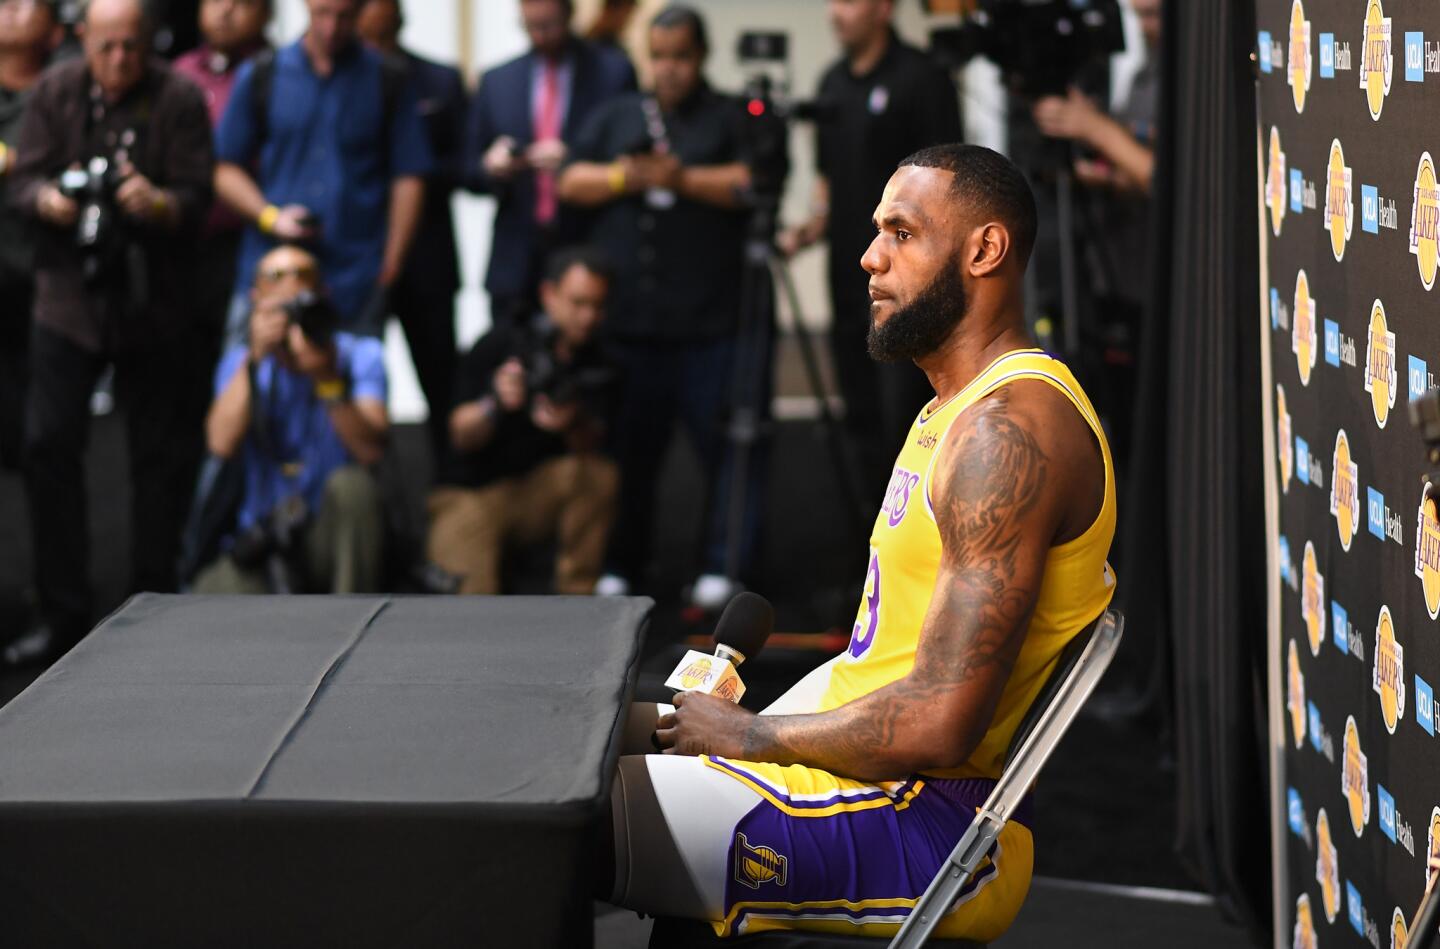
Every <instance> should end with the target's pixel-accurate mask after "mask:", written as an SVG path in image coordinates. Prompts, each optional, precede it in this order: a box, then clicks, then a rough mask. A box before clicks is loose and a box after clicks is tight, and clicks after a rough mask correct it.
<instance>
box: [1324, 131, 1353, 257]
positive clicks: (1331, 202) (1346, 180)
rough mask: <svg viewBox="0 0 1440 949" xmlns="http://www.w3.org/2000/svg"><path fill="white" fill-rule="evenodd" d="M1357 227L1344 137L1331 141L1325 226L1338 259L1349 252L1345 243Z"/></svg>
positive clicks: (1326, 184) (1327, 172)
mask: <svg viewBox="0 0 1440 949" xmlns="http://www.w3.org/2000/svg"><path fill="white" fill-rule="evenodd" d="M1354 229H1355V201H1354V189H1353V187H1352V177H1351V174H1350V168H1349V166H1347V165H1346V164H1345V149H1343V148H1341V147H1340V139H1338V138H1337V139H1333V140H1332V141H1331V142H1330V161H1329V163H1328V164H1327V165H1326V169H1325V230H1327V231H1329V232H1330V252H1331V253H1332V254H1334V255H1335V259H1336V260H1341V259H1342V258H1344V256H1345V245H1346V244H1347V243H1349V241H1350V234H1351V233H1352V232H1353V231H1354Z"/></svg>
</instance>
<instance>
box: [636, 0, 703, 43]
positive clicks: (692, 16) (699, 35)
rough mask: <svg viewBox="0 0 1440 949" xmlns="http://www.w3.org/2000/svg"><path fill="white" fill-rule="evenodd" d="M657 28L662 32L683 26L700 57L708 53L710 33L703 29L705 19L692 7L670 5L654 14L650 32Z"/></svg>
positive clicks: (676, 4)
mask: <svg viewBox="0 0 1440 949" xmlns="http://www.w3.org/2000/svg"><path fill="white" fill-rule="evenodd" d="M657 26H658V27H660V28H661V29H664V30H673V29H674V28H675V27H677V26H683V27H685V28H686V29H688V30H689V31H690V36H691V37H692V38H693V39H694V40H695V46H696V47H697V48H698V49H699V50H700V54H701V55H702V56H703V55H705V54H707V53H709V52H710V32H709V31H708V30H707V29H705V18H704V17H702V16H701V15H700V11H699V10H696V9H695V8H694V7H687V6H683V5H682V4H678V3H672V4H671V5H670V6H668V7H666V8H665V9H663V10H661V11H660V12H659V13H657V14H655V19H653V20H651V21H650V28H651V29H652V30H653V29H654V28H655V27H657Z"/></svg>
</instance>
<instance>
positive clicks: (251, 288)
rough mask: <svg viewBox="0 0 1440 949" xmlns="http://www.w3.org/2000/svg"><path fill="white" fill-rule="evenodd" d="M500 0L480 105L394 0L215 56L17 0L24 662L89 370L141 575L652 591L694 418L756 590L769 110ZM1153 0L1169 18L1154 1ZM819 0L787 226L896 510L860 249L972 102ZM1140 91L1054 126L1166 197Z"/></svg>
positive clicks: (904, 393)
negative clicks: (821, 273)
mask: <svg viewBox="0 0 1440 949" xmlns="http://www.w3.org/2000/svg"><path fill="white" fill-rule="evenodd" d="M487 2H488V0H487ZM507 2H510V0H507ZM514 2H515V6H516V8H517V13H518V15H519V17H520V18H521V21H522V23H523V27H524V31H525V34H526V35H527V37H528V42H529V49H528V50H527V51H526V52H525V53H524V54H522V55H520V56H518V57H517V58H515V59H513V60H511V61H509V62H506V63H503V64H500V65H498V66H495V67H493V68H489V69H487V70H485V71H484V72H483V74H482V75H480V76H479V77H476V78H477V82H476V83H475V84H474V86H473V91H472V88H471V84H470V83H468V82H467V79H468V78H469V77H465V76H462V75H461V73H460V72H459V71H458V70H457V69H455V68H454V67H452V66H449V65H444V64H440V63H435V62H432V61H430V60H427V59H425V58H424V57H421V56H419V55H417V54H415V53H414V52H412V51H410V50H408V49H406V48H405V47H404V46H402V45H401V43H400V37H401V35H402V31H403V27H404V14H405V10H404V7H403V4H402V0H306V4H305V6H306V7H307V9H308V22H307V24H306V26H305V30H304V33H303V35H302V36H301V37H300V38H299V39H298V40H296V41H294V42H293V43H290V44H288V45H284V46H279V47H272V46H271V45H270V43H269V42H268V40H267V29H268V27H269V25H270V21H271V18H272V13H273V12H274V11H273V10H272V7H271V0H200V2H199V9H198V31H199V32H198V38H199V45H198V46H195V47H194V48H193V49H190V50H188V51H186V52H184V53H183V54H182V55H179V56H178V57H176V58H174V59H173V60H166V59H165V58H163V57H161V56H159V55H157V53H156V51H155V45H154V42H153V40H154V37H155V36H156V27H157V26H158V25H159V24H157V23H154V22H152V21H151V20H150V19H149V16H148V12H147V8H146V5H145V4H144V3H143V2H142V0H90V2H89V3H88V4H85V5H84V7H83V8H82V9H81V11H80V14H79V17H78V20H77V21H76V22H73V23H71V22H67V21H66V19H65V18H64V17H62V15H61V6H62V5H61V4H58V3H54V2H46V0H0V198H3V201H0V300H3V309H0V464H3V465H4V466H5V467H8V468H13V469H15V470H18V471H19V472H21V474H22V475H23V480H24V485H25V490H26V493H27V501H28V510H29V517H30V528H31V533H30V542H31V545H32V551H33V561H34V585H35V597H36V602H37V605H38V622H37V624H36V625H35V626H34V627H33V628H29V629H26V630H15V631H0V633H4V632H9V633H10V634H11V635H10V636H9V640H8V643H7V645H6V646H5V649H4V653H3V655H4V659H5V661H6V662H8V663H11V664H20V663H25V662H31V661H36V660H43V659H45V658H49V657H51V656H53V655H55V654H57V653H58V652H62V651H63V650H64V649H66V648H68V646H69V645H71V644H73V643H74V642H75V641H77V640H78V639H79V637H80V636H82V635H83V633H84V632H85V631H86V630H87V629H88V628H89V626H90V623H91V622H92V621H93V620H94V618H95V617H94V615H93V609H94V603H93V602H92V591H91V589H90V583H89V580H88V565H89V563H90V558H91V553H90V540H91V539H90V535H89V519H88V518H89V515H88V512H87V509H86V497H87V492H86V486H85V478H84V470H85V469H84V461H85V453H86V450H87V445H88V433H89V427H90V419H91V400H92V393H93V392H94V391H95V389H96V386H97V383H99V384H105V383H102V380H109V382H108V384H109V386H110V388H111V391H113V394H114V399H115V402H116V404H117V405H118V407H119V408H120V409H121V410H122V411H121V416H122V417H123V419H124V424H125V433H126V440H127V446H128V457H129V478H128V481H129V484H130V497H129V503H130V507H131V523H132V525H133V529H132V538H133V541H132V543H133V549H132V550H131V551H129V553H128V562H129V564H130V567H131V569H132V571H133V580H132V584H131V586H132V588H133V589H134V590H156V591H174V590H193V591H196V592H225V593H242V592H255V593H261V592H365V591H375V590H381V589H397V588H403V589H417V590H432V591H446V592H461V593H499V592H502V591H503V590H505V589H506V586H507V580H506V576H507V567H506V563H507V558H509V557H510V556H511V555H512V552H513V551H515V550H517V549H522V548H536V547H543V548H544V549H547V550H548V549H553V552H554V553H553V560H552V561H551V563H552V565H553V588H554V589H555V590H556V591H557V592H563V593H575V594H584V593H593V592H599V593H606V594H623V593H626V592H630V591H632V590H640V589H644V588H645V586H646V583H647V577H648V576H649V573H648V571H650V570H652V569H653V564H652V559H653V555H652V541H653V535H654V533H655V527H656V515H657V511H656V498H657V492H658V489H659V484H658V481H659V476H660V473H661V468H662V462H663V459H664V457H665V454H666V452H667V449H668V446H669V445H670V443H671V441H672V439H673V436H674V435H675V433H676V432H677V431H678V430H682V429H683V431H684V433H685V435H686V437H687V440H688V441H689V443H690V445H691V447H692V448H693V449H694V451H695V452H696V454H697V455H698V457H699V459H700V462H701V470H702V471H703V472H704V473H705V475H706V478H707V482H708V484H707V492H706V495H707V497H708V498H709V503H707V504H706V509H705V514H704V544H703V551H702V554H701V556H700V562H699V563H698V564H697V565H696V569H695V571H694V573H695V575H696V580H695V583H694V585H693V594H692V595H693V597H694V600H695V602H696V603H697V604H700V605H702V606H714V605H718V604H720V603H723V602H724V601H725V599H727V598H728V596H729V595H730V594H731V593H733V592H734V591H735V590H736V589H738V587H739V585H740V583H742V582H743V581H744V580H745V579H746V577H747V572H748V571H750V570H751V569H752V567H753V563H754V560H755V555H756V550H757V545H758V537H759V530H760V525H761V523H762V522H763V520H764V517H763V510H762V505H763V501H764V495H765V491H764V486H765V484H766V474H765V468H764V462H765V457H766V456H765V453H764V452H763V451H751V452H744V453H739V454H737V453H736V452H735V451H734V450H733V448H734V439H733V437H732V432H731V430H730V428H729V427H727V415H728V409H729V407H730V405H731V403H732V400H733V398H734V391H733V389H734V385H735V380H736V379H737V378H741V377H742V376H739V375H737V361H738V360H739V359H740V353H741V351H742V347H749V348H748V349H746V350H745V351H748V352H753V351H756V347H757V346H758V351H759V352H760V353H761V354H762V355H761V364H762V370H763V371H761V372H760V373H759V374H758V377H759V378H760V379H761V380H762V382H760V383H759V384H760V385H761V386H762V387H763V390H764V391H763V393H762V395H764V396H765V398H763V399H761V401H762V402H768V394H769V384H768V381H766V380H768V378H769V374H770V353H771V347H772V343H773V334H774V327H773V326H771V325H769V321H768V320H767V321H766V325H764V326H762V327H761V328H760V329H759V330H755V329H753V328H750V329H747V328H746V325H745V324H744V312H743V311H744V310H745V308H746V306H747V305H749V304H747V303H746V301H744V300H743V299H742V287H744V286H745V285H746V280H747V278H746V275H745V272H744V270H745V267H746V247H747V240H749V239H750V237H751V236H752V234H753V227H752V224H753V221H754V218H753V206H754V203H755V202H754V201H753V200H752V195H753V190H754V188H753V186H754V181H753V180H752V178H753V175H752V168H753V162H752V158H753V154H752V149H753V148H754V145H755V143H754V137H755V136H754V135H753V134H751V132H750V131H749V125H748V124H747V123H749V122H751V120H752V119H753V115H752V114H751V113H749V112H747V110H746V108H745V105H744V103H743V102H742V101H741V99H740V98H738V97H736V96H732V95H729V94H727V93H726V92H724V91H721V90H719V89H716V88H714V87H712V86H711V85H710V84H709V82H707V79H706V72H705V65H706V59H707V56H708V54H709V53H710V39H709V34H708V30H707V24H706V21H705V19H704V17H703V15H702V13H701V12H700V11H699V10H697V9H694V8H691V7H687V6H680V5H674V6H669V7H665V8H664V9H663V10H661V11H660V12H659V13H658V14H657V15H655V16H654V17H653V19H651V20H650V21H649V22H648V23H647V24H646V27H645V34H644V35H645V42H644V44H643V50H642V51H637V55H643V56H645V57H646V60H647V61H646V62H645V63H644V64H643V66H644V68H643V69H642V72H643V73H644V74H645V75H646V76H647V77H648V83H647V86H648V87H647V88H645V89H643V90H641V89H640V88H639V87H638V84H637V73H636V69H635V68H634V65H633V64H632V62H631V60H630V59H629V54H628V53H627V51H626V50H625V49H624V48H623V47H622V46H621V45H620V44H619V42H618V41H617V37H618V36H620V35H621V33H622V32H623V30H624V29H625V27H626V25H627V22H628V20H629V19H630V17H631V16H632V15H633V14H634V12H635V3H634V2H633V0H607V2H605V3H604V4H603V7H602V9H601V10H600V12H599V14H598V16H597V17H595V18H594V19H593V21H592V22H591V24H590V28H589V30H588V32H587V33H586V35H584V36H582V35H580V34H579V33H578V32H577V29H576V25H575V23H574V22H573V21H574V19H575V16H574V14H575V11H574V9H573V8H572V3H571V2H570V0H514ZM1136 7H1137V8H1140V9H1139V12H1140V13H1141V17H1142V19H1144V18H1145V17H1146V16H1147V14H1146V13H1145V11H1146V10H1149V11H1150V15H1151V16H1152V17H1153V24H1152V25H1153V26H1155V27H1156V28H1157V29H1158V5H1157V0H1136ZM825 11H826V14H827V15H828V19H829V22H830V25H831V27H832V29H833V31H834V35H835V38H836V39H837V41H838V43H839V46H840V54H839V56H838V57H837V59H836V60H835V62H834V63H833V65H831V66H830V67H829V68H828V69H827V71H826V72H825V74H824V76H823V78H822V80H821V83H820V86H819V89H818V90H817V92H816V98H817V100H819V101H821V102H823V103H824V106H825V108H824V109H823V111H822V113H821V119H820V121H819V124H818V128H817V143H818V184H817V186H816V188H815V191H814V194H813V197H812V199H811V203H810V213H809V214H808V215H807V216H806V217H804V218H803V219H802V220H799V221H795V222H791V223H790V225H789V226H787V227H784V228H782V229H781V230H780V232H779V233H778V234H777V235H776V237H775V241H774V243H775V245H776V247H778V249H779V251H780V252H781V253H782V254H784V255H792V254H795V253H799V252H801V251H802V250H803V249H804V248H805V247H807V246H809V245H812V244H818V243H822V242H823V244H824V245H825V247H826V253H827V265H826V273H827V277H828V281H827V282H828V290H829V300H828V301H827V302H828V305H829V312H830V313H831V315H832V329H831V332H830V338H829V342H830V355H831V358H832V362H833V365H834V367H835V376H836V379H837V381H838V385H839V388H840V394H841V396H842V398H843V402H844V405H845V414H844V419H845V430H846V432H847V434H848V439H849V441H850V442H851V444H852V447H853V455H854V457H855V458H856V459H857V462H856V464H857V467H858V470H859V473H860V481H861V482H862V484H863V485H864V487H865V498H866V499H876V500H878V499H879V497H880V496H881V494H883V491H884V486H885V483H886V481H887V479H888V475H889V466H890V462H891V458H892V456H893V452H894V449H895V442H896V440H897V439H898V438H900V437H902V435H903V432H904V431H905V430H906V429H907V428H908V426H909V424H910V420H911V418H912V417H913V415H914V413H915V411H916V410H917V409H918V408H919V407H920V406H921V405H922V404H923V403H924V402H925V400H926V399H927V398H928V397H929V396H930V394H931V392H930V390H929V388H928V386H927V385H926V380H925V378H924V376H923V374H921V373H920V372H919V370H917V369H916V368H915V367H914V366H913V365H909V364H899V365H879V364H876V363H874V362H872V361H871V360H870V359H869V358H868V356H867V355H866V347H865V337H866V334H867V332H868V330H869V316H868V314H869V308H870V307H869V304H870V300H869V297H868V292H867V289H866V283H867V280H868V275H867V274H866V273H865V272H864V271H863V270H862V269H861V268H860V266H859V264H858V261H859V259H860V257H861V256H862V254H863V253H864V251H865V249H866V247H867V245H868V244H869V242H870V239H871V236H872V235H873V226H872V225H871V223H870V215H871V211H872V210H873V208H874V206H875V204H876V202H877V200H878V198H879V195H880V192H881V190H882V189H883V187H884V183H885V181H886V180H887V179H888V177H889V175H890V173H891V171H892V170H893V168H894V167H895V165H896V163H897V162H898V161H899V160H900V159H901V158H903V157H904V156H905V155H907V154H909V153H911V152H913V151H915V150H917V149H919V148H922V147H925V146H927V145H931V144H936V143H940V142H946V141H954V140H958V139H960V138H961V136H962V133H961V118H960V112H959V105H958V103H959V97H958V95H957V93H956V89H955V86H954V84H953V81H952V77H951V75H950V73H949V72H948V71H947V70H946V69H944V68H942V67H941V66H940V65H937V64H936V63H935V62H934V61H932V59H931V58H930V56H929V55H928V54H927V53H926V52H924V51H922V50H920V49H919V48H916V47H914V46H911V45H909V44H907V43H906V42H904V41H902V39H901V38H900V37H899V35H898V34H897V33H896V32H895V30H894V27H893V25H892V19H893V16H894V13H895V11H894V3H893V2H892V0H828V2H827V4H826V5H825ZM172 35H173V34H172ZM1147 39H1151V37H1150V35H1149V33H1148V32H1147ZM1136 89H1137V90H1140V91H1139V92H1137V93H1135V94H1134V95H1144V92H1143V89H1144V87H1143V86H1141V85H1139V84H1137V86H1136ZM1148 108H1149V112H1148V114H1147V113H1146V112H1145V107H1144V104H1143V103H1142V104H1141V105H1140V106H1137V107H1135V108H1134V109H1130V110H1129V111H1128V112H1125V111H1122V112H1121V113H1120V114H1118V115H1117V116H1116V117H1114V118H1112V117H1110V116H1109V115H1107V114H1106V113H1105V111H1104V110H1103V109H1101V108H1100V107H1097V106H1096V105H1095V104H1094V103H1093V102H1092V100H1091V99H1090V98H1088V97H1086V96H1084V95H1082V94H1081V93H1079V92H1072V93H1070V94H1069V95H1067V96H1055V97H1049V98H1045V99H1042V100H1040V101H1038V102H1035V103H1033V118H1034V121H1035V122H1036V123H1037V124H1038V125H1039V127H1040V128H1041V129H1042V130H1043V132H1044V133H1045V134H1047V135H1049V136H1051V137H1054V138H1057V139H1071V140H1075V141H1077V142H1079V143H1080V144H1081V145H1083V146H1084V148H1085V149H1086V151H1085V154H1084V156H1083V157H1082V158H1080V160H1079V162H1078V163H1077V166H1076V168H1077V173H1078V172H1081V171H1082V170H1083V175H1082V180H1083V182H1084V183H1085V184H1087V185H1089V186H1091V187H1094V188H1096V189H1100V190H1115V191H1120V192H1131V193H1135V192H1139V193H1143V192H1144V191H1145V190H1146V189H1148V183H1149V179H1150V173H1151V172H1150V165H1151V161H1152V159H1151V158H1150V144H1151V138H1152V136H1153V126H1154V115H1153V110H1154V103H1153V93H1152V94H1151V100H1150V102H1149V106H1148ZM462 190H464V191H470V192H473V193H477V194H482V195H488V196H490V197H491V198H493V200H494V202H495V217H494V235H493V240H492V242H491V255H490V259H489V262H488V265H487V266H486V268H485V276H484V289H485V291H486V292H487V294H488V296H489V300H490V310H491V326H490V328H489V330H488V331H487V332H486V333H485V334H484V335H483V336H482V337H481V338H480V339H479V340H478V341H476V342H475V344H474V345H473V347H469V348H468V349H467V350H466V351H464V352H461V351H459V350H458V349H457V341H456V332H455V322H456V320H455V305H456V294H457V292H458V291H459V289H460V286H461V276H460V275H461V268H460V261H459V251H458V249H457V242H456V232H455V222H454V221H453V219H452V212H451V206H452V200H451V199H452V197H453V196H454V195H455V193H457V192H458V191H462ZM391 319H395V320H397V321H398V323H399V325H400V327H401V328H403V330H404V333H405V336H406V340H407V343H408V347H409V351H410V354H411V357H412V359H413V361H414V366H415V370H416V375H417V377H418V380H419V382H420V385H421V387H422V388H423V390H424V394H425V397H426V401H427V402H428V405H429V416H428V425H427V434H428V442H429V446H430V448H431V451H432V453H433V457H434V461H435V464H434V469H435V479H434V483H433V485H431V486H430V489H429V492H428V496H427V511H428V529H427V530H426V532H425V536H424V537H423V538H415V539H413V543H408V544H407V542H406V538H404V537H401V536H397V535H398V534H400V533H403V531H400V530H397V528H396V526H395V519H394V518H393V517H390V516H388V511H389V508H391V507H392V506H393V504H394V501H395V499H394V498H392V497H390V496H389V495H388V494H387V489H386V488H385V487H383V485H384V479H383V478H382V477H379V476H378V474H377V472H378V471H379V470H380V469H381V468H382V467H383V466H384V465H385V464H386V463H387V459H388V458H389V455H390V445H389V435H390V432H389V427H390V421H389V418H388V414H387V399H388V392H387V387H388V380H387V376H386V369H385V359H384V351H383V346H382V343H381V335H382V333H383V330H384V327H385V326H386V324H387V323H388V321H389V320H391ZM745 333H758V336H757V337H756V338H755V339H751V340H748V341H747V340H746V339H743V338H742V336H743V335H744V334H745ZM737 481H738V482H740V483H741V484H742V485H743V486H744V487H745V490H741V491H735V490H733V487H734V485H735V483H736V482H737ZM732 498H738V499H740V500H739V501H738V503H739V504H740V505H741V506H742V508H743V510H740V511H738V512H737V511H735V510H733V509H732V505H729V504H727V499H732ZM116 500H117V502H118V501H119V500H120V499H119V498H117V499H116ZM617 523H618V524H622V525H623V529H622V530H614V529H612V528H613V527H614V525H616V524H617Z"/></svg>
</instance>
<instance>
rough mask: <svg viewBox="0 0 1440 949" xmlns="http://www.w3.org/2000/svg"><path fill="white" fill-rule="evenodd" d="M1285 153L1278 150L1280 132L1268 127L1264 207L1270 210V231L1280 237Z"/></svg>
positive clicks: (1283, 207) (1283, 216)
mask: <svg viewBox="0 0 1440 949" xmlns="http://www.w3.org/2000/svg"><path fill="white" fill-rule="evenodd" d="M1285 187H1286V181H1285V153H1284V152H1283V151H1281V150H1280V130H1279V129H1277V128H1276V127H1275V126H1273V125H1272V126H1270V170H1269V171H1268V172H1267V173H1266V174H1265V207H1267V208H1269V209H1270V231H1271V233H1273V234H1274V235H1275V236H1276V237H1279V236H1280V225H1281V224H1282V223H1283V222H1284V221H1285V203H1286V199H1285Z"/></svg>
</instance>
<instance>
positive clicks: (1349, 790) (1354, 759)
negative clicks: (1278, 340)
mask: <svg viewBox="0 0 1440 949" xmlns="http://www.w3.org/2000/svg"><path fill="white" fill-rule="evenodd" d="M1344 747H1345V754H1344V764H1342V765H1341V767H1340V790H1341V792H1343V793H1344V795H1345V803H1346V805H1347V806H1348V807H1349V810H1350V827H1351V829H1352V830H1354V831H1355V836H1356V837H1359V836H1360V832H1361V831H1363V830H1364V829H1365V825H1366V824H1368V823H1370V760H1369V759H1368V758H1366V756H1365V752H1364V751H1362V750H1361V749H1360V727H1359V726H1358V725H1356V724H1355V716H1354V715H1350V716H1347V717H1346V719H1345V746H1344Z"/></svg>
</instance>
